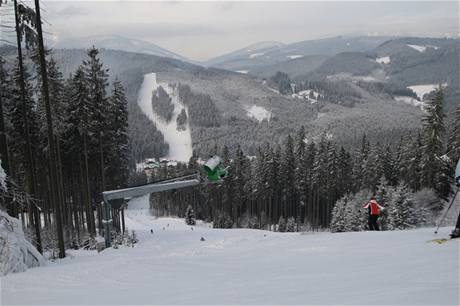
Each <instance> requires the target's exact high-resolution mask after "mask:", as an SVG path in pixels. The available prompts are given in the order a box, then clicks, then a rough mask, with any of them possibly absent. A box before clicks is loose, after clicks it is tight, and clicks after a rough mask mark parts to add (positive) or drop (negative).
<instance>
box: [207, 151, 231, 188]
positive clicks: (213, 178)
mask: <svg viewBox="0 0 460 306" xmlns="http://www.w3.org/2000/svg"><path fill="white" fill-rule="evenodd" d="M203 169H204V171H205V172H206V175H207V178H208V181H210V182H219V181H220V180H222V178H224V177H225V176H226V175H227V169H228V167H227V168H222V166H221V159H220V157H219V156H217V155H216V156H213V157H212V158H211V159H210V160H208V161H207V162H206V163H205V164H204V165H203Z"/></svg>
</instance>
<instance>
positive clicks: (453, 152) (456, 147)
mask: <svg viewBox="0 0 460 306" xmlns="http://www.w3.org/2000/svg"><path fill="white" fill-rule="evenodd" d="M448 151H449V156H450V158H451V160H452V161H453V162H454V163H455V162H456V161H458V160H459V159H460V104H459V105H458V106H457V110H456V111H455V119H454V124H453V129H452V131H451V134H450V138H449V147H448Z"/></svg>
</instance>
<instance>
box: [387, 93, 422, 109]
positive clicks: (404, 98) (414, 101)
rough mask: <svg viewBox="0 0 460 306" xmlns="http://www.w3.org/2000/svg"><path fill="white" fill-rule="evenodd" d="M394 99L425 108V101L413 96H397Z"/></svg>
mask: <svg viewBox="0 0 460 306" xmlns="http://www.w3.org/2000/svg"><path fill="white" fill-rule="evenodd" d="M394 99H395V100H396V101H398V102H403V103H406V104H409V105H413V106H416V107H419V108H420V109H421V110H424V107H425V103H423V102H420V101H419V100H417V99H414V98H412V97H407V96H395V97H394Z"/></svg>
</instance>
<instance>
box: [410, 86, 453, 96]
mask: <svg viewBox="0 0 460 306" xmlns="http://www.w3.org/2000/svg"><path fill="white" fill-rule="evenodd" d="M446 85H447V84H446V83H444V84H442V86H446ZM438 87H439V84H426V85H413V86H407V88H409V89H411V90H412V91H413V92H415V93H416V94H417V97H419V99H420V100H423V96H424V95H426V94H427V93H430V92H432V91H434V90H435V89H436V88H438Z"/></svg>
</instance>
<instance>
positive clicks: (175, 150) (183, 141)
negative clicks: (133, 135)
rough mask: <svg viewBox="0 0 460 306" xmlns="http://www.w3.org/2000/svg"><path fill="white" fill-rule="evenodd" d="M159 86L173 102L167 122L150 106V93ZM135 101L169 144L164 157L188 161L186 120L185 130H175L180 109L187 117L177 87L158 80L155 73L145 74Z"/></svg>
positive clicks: (190, 135)
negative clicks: (172, 109)
mask: <svg viewBox="0 0 460 306" xmlns="http://www.w3.org/2000/svg"><path fill="white" fill-rule="evenodd" d="M159 86H161V87H163V89H164V90H165V91H166V92H167V93H168V95H169V96H170V97H171V101H172V103H173V104H174V112H173V115H172V119H171V121H169V122H166V121H165V120H164V119H163V118H161V117H160V116H159V115H158V114H157V113H155V111H154V110H153V107H152V94H153V91H154V90H155V89H157V88H158V87H159ZM137 103H138V105H139V107H140V108H141V110H142V111H143V112H144V113H145V114H146V115H147V117H149V118H150V120H152V121H153V122H154V123H155V124H156V126H157V128H158V130H159V131H160V132H161V133H162V134H163V135H164V139H165V142H167V143H168V144H169V154H168V156H165V157H166V158H168V159H171V160H177V161H182V162H188V161H189V160H190V157H192V134H191V131H190V125H189V123H188V122H187V124H186V129H185V130H183V131H182V130H181V131H178V130H177V116H178V115H179V114H180V112H181V111H182V109H185V112H186V114H187V117H188V109H187V107H185V106H184V105H183V103H182V102H181V101H180V99H179V93H178V92H177V89H176V88H175V87H173V86H171V85H169V84H167V83H160V82H158V81H157V77H156V73H149V74H146V75H144V81H143V82H142V86H141V88H140V90H139V94H138V98H137Z"/></svg>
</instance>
